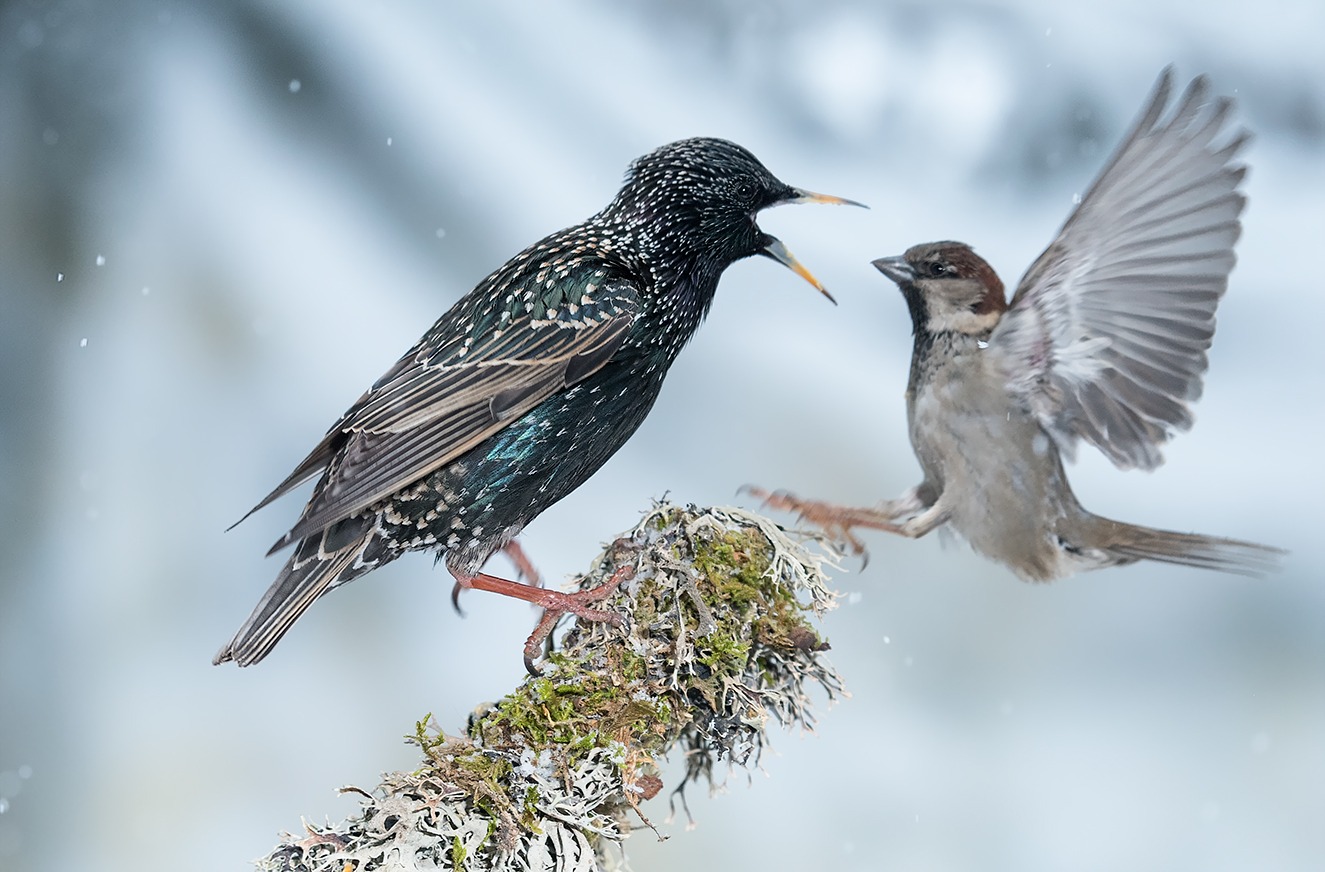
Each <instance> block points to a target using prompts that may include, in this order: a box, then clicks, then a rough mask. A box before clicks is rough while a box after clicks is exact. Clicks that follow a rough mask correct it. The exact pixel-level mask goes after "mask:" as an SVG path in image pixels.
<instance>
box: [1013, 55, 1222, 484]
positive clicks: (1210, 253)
mask: <svg viewBox="0 0 1325 872" xmlns="http://www.w3.org/2000/svg"><path fill="white" fill-rule="evenodd" d="M1171 84H1172V74H1171V71H1170V70H1165V71H1164V73H1163V74H1162V75H1161V76H1160V79H1159V81H1158V83H1157V84H1156V86H1155V90H1154V92H1153V93H1152V94H1151V97H1150V100H1149V103H1148V104H1147V106H1146V108H1145V110H1144V112H1143V113H1142V115H1141V118H1140V119H1139V120H1138V121H1137V123H1136V126H1135V127H1134V128H1133V130H1132V131H1131V133H1130V134H1129V135H1128V136H1127V138H1126V139H1125V140H1124V141H1123V144H1122V145H1121V146H1120V147H1119V149H1118V151H1117V153H1116V154H1115V155H1114V156H1113V158H1112V159H1111V160H1110V162H1109V163H1108V165H1107V166H1106V167H1105V169H1104V171H1103V172H1102V173H1101V174H1100V176H1099V178H1098V179H1096V181H1095V184H1094V185H1093V186H1092V187H1091V189H1090V191H1088V192H1087V193H1086V195H1085V197H1084V198H1083V199H1082V201H1081V205H1080V206H1078V207H1077V209H1076V211H1075V212H1074V213H1073V214H1072V216H1071V217H1070V218H1068V220H1067V223H1066V224H1064V225H1063V229H1062V230H1061V231H1060V232H1059V234H1058V238H1057V239H1055V240H1054V242H1053V244H1052V245H1050V246H1049V248H1048V249H1046V250H1045V252H1044V254H1042V255H1040V258H1039V259H1038V260H1037V261H1036V262H1035V263H1034V264H1032V266H1031V268H1030V269H1029V270H1027V272H1026V275H1025V276H1023V277H1022V280H1021V284H1020V285H1019V286H1018V288H1017V292H1016V294H1015V295H1014V296H1013V298H1012V303H1011V307H1010V308H1009V309H1008V311H1007V313H1006V314H1005V315H1004V316H1003V318H1002V320H1001V321H1000V323H999V325H998V327H997V328H995V330H994V333H993V335H992V336H991V337H990V340H989V345H990V351H991V353H992V355H993V357H992V358H991V359H992V360H994V361H996V362H997V364H998V365H999V366H1001V367H1002V368H1003V371H1004V373H1005V374H1006V377H1007V379H1008V385H1009V389H1010V390H1011V391H1012V392H1013V393H1014V394H1015V395H1017V396H1019V397H1020V398H1021V399H1022V401H1023V402H1024V403H1025V404H1026V405H1027V407H1028V408H1029V409H1030V410H1031V411H1032V412H1033V413H1034V414H1035V415H1036V416H1037V418H1038V419H1039V420H1040V422H1041V424H1042V425H1043V426H1044V427H1045V429H1046V430H1047V431H1048V432H1049V433H1051V434H1052V435H1053V437H1054V439H1055V441H1056V442H1057V443H1058V444H1059V446H1060V447H1061V448H1062V449H1063V451H1064V453H1066V454H1068V455H1069V456H1070V455H1071V452H1072V449H1073V447H1074V446H1075V442H1076V439H1077V438H1078V437H1080V438H1082V439H1085V440H1086V441H1087V442H1090V443H1091V444H1092V445H1095V446H1096V447H1097V448H1099V449H1100V450H1101V451H1103V452H1104V453H1105V454H1106V455H1108V457H1109V459H1110V460H1112V461H1113V462H1114V463H1115V464H1116V465H1117V466H1119V467H1121V468H1123V469H1128V468H1131V467H1134V466H1139V467H1142V468H1145V469H1153V468H1154V467H1156V466H1158V465H1159V464H1160V463H1162V462H1163V457H1162V456H1161V454H1160V450H1159V447H1160V445H1161V444H1163V443H1164V442H1165V441H1166V440H1167V439H1168V438H1169V436H1170V435H1171V433H1172V431H1173V430H1175V429H1186V428H1188V427H1190V426H1191V423H1192V417H1191V412H1190V410H1189V409H1188V404H1189V403H1190V402H1192V401H1193V400H1195V399H1196V398H1197V397H1198V396H1200V393H1201V376H1202V374H1203V373H1204V372H1205V369H1206V350H1207V349H1208V348H1209V347H1210V341H1211V339H1212V337H1213V336H1214V329H1215V307H1216V305H1218V303H1219V298H1220V297H1221V296H1222V295H1223V293H1224V290H1225V288H1226V287H1227V285H1228V274H1229V272H1230V271H1231V270H1232V269H1233V263H1234V256H1233V244H1234V242H1235V241H1236V240H1237V238H1238V234H1239V233H1240V231H1241V225H1240V223H1239V221H1238V216H1239V214H1240V213H1241V212H1242V207H1243V205H1244V203H1245V202H1246V201H1245V198H1244V197H1243V196H1242V194H1240V193H1239V192H1238V186H1239V184H1240V182H1241V181H1242V177H1243V175H1244V174H1245V172H1246V168H1245V167H1244V166H1241V165H1238V164H1235V163H1233V159H1234V157H1235V156H1236V154H1237V152H1238V150H1239V149H1240V148H1241V147H1242V145H1243V144H1244V143H1245V142H1246V140H1247V138H1248V134H1247V133H1246V131H1238V132H1237V133H1236V134H1235V135H1234V136H1232V137H1231V138H1230V139H1229V141H1228V142H1227V143H1226V144H1223V145H1217V144H1215V142H1214V140H1215V139H1216V138H1217V137H1219V136H1220V134H1221V132H1222V131H1223V129H1224V123H1225V121H1226V119H1227V117H1228V113H1229V109H1230V106H1231V102H1230V101H1229V100H1227V99H1219V100H1215V101H1213V102H1211V101H1209V100H1208V97H1207V90H1208V89H1207V83H1206V80H1205V79H1204V78H1198V79H1196V80H1195V81H1193V82H1192V83H1191V85H1190V86H1189V87H1188V88H1187V91H1186V93H1185V94H1184V95H1183V96H1182V98H1181V99H1180V100H1179V102H1178V105H1177V108H1176V110H1175V111H1174V112H1173V114H1172V116H1171V117H1170V118H1169V119H1168V120H1167V121H1161V118H1160V116H1161V115H1163V114H1164V111H1165V108H1166V104H1167V103H1168V98H1169V92H1170V89H1171Z"/></svg>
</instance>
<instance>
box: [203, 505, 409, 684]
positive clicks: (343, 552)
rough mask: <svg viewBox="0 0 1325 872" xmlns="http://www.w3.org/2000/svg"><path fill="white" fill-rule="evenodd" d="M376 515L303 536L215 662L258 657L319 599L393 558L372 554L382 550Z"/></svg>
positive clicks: (242, 662) (244, 661)
mask: <svg viewBox="0 0 1325 872" xmlns="http://www.w3.org/2000/svg"><path fill="white" fill-rule="evenodd" d="M371 520H372V519H371V517H357V518H349V519H347V520H345V521H341V522H340V523H339V524H334V525H332V526H331V527H330V528H328V529H327V530H324V531H323V532H321V533H319V534H318V535H316V536H310V537H309V538H307V539H305V540H303V541H302V542H300V543H299V544H298V546H296V548H295V552H294V554H293V555H292V556H291V557H290V560H289V562H287V563H286V564H285V567H284V568H283V569H281V574H280V575H278V576H277V577H276V580H275V581H274V582H272V585H271V587H269V588H267V592H266V593H265V594H263V595H262V599H261V600H260V601H259V602H258V604H257V606H256V607H255V608H254V609H253V613H252V614H251V615H249V616H248V620H247V621H245V622H244V626H242V627H240V628H239V632H237V633H235V638H233V639H231V640H230V641H229V642H227V643H226V644H225V646H224V647H222V648H221V650H220V651H218V652H216V656H215V657H213V658H212V663H214V664H217V665H219V664H221V663H228V662H233V663H235V664H237V665H239V666H249V665H251V664H254V663H257V662H258V661H259V660H261V659H262V658H264V657H266V656H267V654H268V653H270V652H271V649H272V648H274V647H276V643H277V642H279V641H280V640H281V637H282V636H284V635H285V632H286V631H287V630H289V629H290V627H291V626H293V624H294V622H295V621H296V620H298V619H299V616H300V615H302V614H303V613H304V610H305V609H307V608H308V607H309V606H311V605H312V604H313V601H314V600H315V599H317V598H318V597H320V596H322V595H323V594H324V593H326V592H327V591H329V590H331V589H332V588H334V587H338V586H340V585H342V584H344V583H345V582H347V581H349V580H350V579H352V578H356V577H358V576H360V575H362V574H363V573H365V572H367V571H368V570H370V569H373V568H375V567H377V566H379V565H381V564H382V563H385V562H387V561H388V560H390V559H391V558H392V556H393V555H389V554H381V553H379V554H373V555H372V556H371V557H370V556H369V554H368V552H370V551H380V550H381V549H380V548H374V547H373V545H374V544H377V540H376V537H375V536H374V535H373V533H374V528H373V525H372V523H371Z"/></svg>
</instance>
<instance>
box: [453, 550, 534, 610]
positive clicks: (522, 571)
mask: <svg viewBox="0 0 1325 872" xmlns="http://www.w3.org/2000/svg"><path fill="white" fill-rule="evenodd" d="M501 550H502V552H503V553H504V554H505V555H506V556H507V558H509V559H510V561H511V563H512V564H514V565H515V574H516V575H518V576H519V577H520V580H521V581H523V582H524V583H525V584H529V585H532V586H534V587H542V586H543V576H541V575H539V574H538V569H537V568H535V567H534V563H533V561H532V560H530V559H529V557H528V555H526V554H525V553H524V549H523V548H521V547H520V542H519V540H518V539H512V540H511V541H509V542H507V543H506V544H505V545H503V546H501ZM463 589H464V587H463V585H461V584H460V582H458V581H457V582H456V583H455V586H454V587H452V588H451V607H452V608H453V609H455V613H456V614H457V615H460V616H461V617H464V615H465V611H464V609H462V608H460V591H461V590H463Z"/></svg>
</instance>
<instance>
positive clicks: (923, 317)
mask: <svg viewBox="0 0 1325 872" xmlns="http://www.w3.org/2000/svg"><path fill="white" fill-rule="evenodd" d="M874 266H875V268H876V269H878V271H879V272H881V273H883V274H884V275H886V276H887V277H888V278H890V279H892V280H893V281H894V282H896V283H897V287H899V288H901V290H902V295H903V296H904V297H906V304H907V307H908V308H909V309H910V310H911V322H912V327H913V328H914V330H915V332H916V333H922V332H923V333H928V334H938V333H965V334H969V335H974V336H979V335H983V334H986V333H988V332H989V331H990V330H992V329H994V325H995V324H997V323H998V319H999V318H1001V317H1002V316H1003V313H1004V312H1005V311H1007V308H1008V304H1007V300H1005V299H1004V298H1003V282H1002V281H1000V280H999V278H998V274H997V273H995V272H994V268H993V267H991V266H990V265H989V264H988V263H986V262H985V259H984V258H982V257H980V255H978V254H976V253H975V251H973V250H972V249H971V247H970V246H969V245H966V244H965V243H962V242H926V243H924V244H922V245H913V246H911V247H910V248H908V249H907V250H906V253H905V254H903V255H902V256H900V257H881V258H879V259H878V260H876V261H874Z"/></svg>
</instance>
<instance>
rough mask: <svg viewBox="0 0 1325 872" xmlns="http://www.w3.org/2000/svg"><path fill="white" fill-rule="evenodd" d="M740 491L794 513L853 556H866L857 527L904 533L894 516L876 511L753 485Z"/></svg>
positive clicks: (767, 506)
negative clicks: (807, 498)
mask: <svg viewBox="0 0 1325 872" xmlns="http://www.w3.org/2000/svg"><path fill="white" fill-rule="evenodd" d="M741 492H742V493H746V494H749V495H750V496H752V497H754V498H755V499H757V500H760V501H762V502H763V505H764V507H765V508H770V509H779V510H781V511H785V512H795V513H796V514H797V515H799V516H800V519H801V520H802V521H804V522H805V523H807V524H813V525H814V526H816V527H818V528H819V529H821V530H823V531H824V533H825V534H827V535H828V537H829V538H831V539H833V540H834V541H837V542H842V543H843V544H845V545H847V546H849V547H850V548H851V553H853V554H858V555H863V554H865V543H864V542H861V541H860V539H858V538H856V535H855V533H853V532H852V530H853V529H854V528H856V527H867V528H869V529H872V530H885V531H887V532H889V533H902V528H901V527H900V526H898V524H897V522H896V519H895V517H894V516H892V515H891V514H888V513H887V512H882V511H879V510H877V509H865V508H853V507H851V506H839V505H836V504H834V503H825V502H821V501H820V500H804V499H801V498H800V497H798V496H796V495H795V494H793V493H789V492H788V491H784V490H780V491H767V490H764V489H763V488H761V487H755V486H754V485H746V486H745V487H743V488H741Z"/></svg>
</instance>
